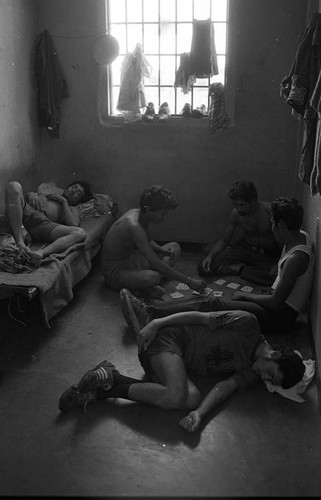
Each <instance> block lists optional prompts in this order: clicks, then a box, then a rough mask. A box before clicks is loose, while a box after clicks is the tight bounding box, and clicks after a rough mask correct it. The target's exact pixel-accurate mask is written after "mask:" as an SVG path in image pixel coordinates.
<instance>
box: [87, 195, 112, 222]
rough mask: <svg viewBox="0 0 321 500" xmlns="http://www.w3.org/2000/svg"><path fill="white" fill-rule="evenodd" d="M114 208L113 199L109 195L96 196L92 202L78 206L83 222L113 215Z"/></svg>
mask: <svg viewBox="0 0 321 500" xmlns="http://www.w3.org/2000/svg"><path fill="white" fill-rule="evenodd" d="M113 208H114V202H113V199H112V198H111V197H110V196H109V195H108V194H95V195H94V197H93V198H92V199H91V200H88V201H86V203H82V204H81V205H79V206H78V209H79V215H80V219H81V220H82V219H88V218H89V217H100V216H101V215H107V214H111V213H112V211H113Z"/></svg>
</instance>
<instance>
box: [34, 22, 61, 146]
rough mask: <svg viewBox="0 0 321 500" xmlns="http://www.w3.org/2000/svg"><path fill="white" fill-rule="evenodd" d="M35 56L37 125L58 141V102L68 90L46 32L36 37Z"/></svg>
mask: <svg viewBox="0 0 321 500" xmlns="http://www.w3.org/2000/svg"><path fill="white" fill-rule="evenodd" d="M35 55H36V62H35V75H36V82H37V90H38V115H39V123H40V125H42V126H44V127H46V129H47V130H48V133H49V135H50V136H51V137H53V138H55V139H58V138H59V125H60V102H61V100H62V99H63V98H64V97H68V90H67V84H66V82H65V79H64V77H63V74H62V70H61V67H60V63H59V59H58V55H57V52H56V50H55V47H54V44H53V41H52V38H51V36H50V34H49V32H48V31H47V30H45V31H43V32H42V33H41V34H40V35H39V37H38V40H37V42H36V48H35Z"/></svg>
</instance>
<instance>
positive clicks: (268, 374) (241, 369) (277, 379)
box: [59, 300, 305, 432]
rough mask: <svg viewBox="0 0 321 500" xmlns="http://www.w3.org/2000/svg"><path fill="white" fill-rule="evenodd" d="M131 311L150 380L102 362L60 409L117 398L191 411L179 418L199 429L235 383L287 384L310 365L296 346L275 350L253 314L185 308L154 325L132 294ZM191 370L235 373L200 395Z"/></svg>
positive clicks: (188, 427) (240, 385) (189, 428)
mask: <svg viewBox="0 0 321 500" xmlns="http://www.w3.org/2000/svg"><path fill="white" fill-rule="evenodd" d="M125 314H126V315H129V316H130V322H131V323H133V324H134V326H135V328H136V330H137V339H138V347H139V360H140V363H141V365H142V367H143V368H144V370H145V372H146V375H147V376H148V380H151V381H150V382H146V381H141V380H136V379H133V378H130V377H126V376H124V375H122V374H120V373H119V372H118V371H117V370H116V369H115V367H114V366H113V365H112V364H111V363H109V362H107V361H103V362H101V363H100V364H99V365H98V366H96V368H93V369H92V370H89V371H88V372H87V373H85V375H84V376H83V377H82V378H81V380H80V382H79V383H78V384H77V385H73V386H71V387H70V388H69V389H67V390H66V391H65V392H64V393H63V395H62V396H61V398H60V401H59V409H60V410H61V411H67V410H71V409H72V408H75V407H77V406H82V405H85V406H86V405H87V403H89V402H90V401H97V400H103V399H108V398H117V397H118V398H123V399H128V400H132V401H137V402H141V403H146V404H152V405H156V406H159V407H160V408H162V409H165V410H171V409H175V410H177V409H182V410H187V411H189V414H188V415H187V416H186V417H184V418H182V419H181V420H180V422H179V423H180V425H181V426H182V427H183V428H185V429H186V430H187V431H189V432H193V431H196V430H197V429H198V428H199V426H200V423H201V421H202V419H203V417H204V416H205V415H206V414H207V413H208V412H210V411H211V410H213V409H214V408H216V407H217V406H218V405H219V404H220V403H222V402H223V401H225V400H226V399H227V398H228V397H229V396H231V395H232V394H233V393H234V392H235V391H236V390H237V389H242V388H244V387H247V386H249V385H252V384H254V383H257V382H262V381H270V382H272V383H273V385H278V386H282V387H283V388H285V389H286V388H290V387H293V386H294V385H296V384H297V383H298V382H299V381H300V380H301V379H302V377H303V374H304V371H305V366H304V364H303V361H302V359H301V358H300V356H299V355H298V354H296V353H295V352H294V351H293V350H292V349H282V350H278V351H276V350H274V349H273V348H272V347H271V346H270V345H269V344H268V342H267V341H266V340H265V338H264V337H263V335H262V334H261V332H260V329H259V325H258V322H257V320H256V318H255V316H254V315H253V314H250V313H247V312H242V311H228V312H212V313H202V312H186V313H178V314H174V315H171V316H167V317H164V318H157V319H154V320H152V321H150V322H149V323H148V321H149V320H150V318H149V316H148V315H147V313H146V314H145V317H144V318H143V317H142V315H141V318H140V319H141V322H142V323H139V322H138V320H137V318H136V316H135V313H134V310H133V308H132V304H131V301H130V300H128V301H127V307H126V311H125ZM144 324H145V325H146V326H143V325H144ZM141 328H142V329H141ZM189 373H192V374H194V375H204V376H206V375H207V376H212V375H221V376H226V375H230V376H229V378H227V380H223V381H220V382H218V383H217V384H216V385H215V386H214V387H213V389H212V390H211V391H210V392H209V393H208V394H207V396H206V397H205V399H204V400H203V401H201V395H200V392H199V390H198V389H197V387H196V386H195V385H194V383H193V382H192V381H191V380H190V379H189V375H188V374H189Z"/></svg>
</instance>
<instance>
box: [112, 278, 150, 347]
mask: <svg viewBox="0 0 321 500" xmlns="http://www.w3.org/2000/svg"><path fill="white" fill-rule="evenodd" d="M120 303H121V310H122V313H123V316H124V318H125V320H126V323H127V325H128V326H129V332H130V334H131V335H132V336H133V337H134V338H135V339H137V335H138V334H139V332H140V331H141V329H142V328H144V326H145V325H147V324H148V323H149V322H150V321H151V319H152V318H151V315H150V314H149V312H148V307H147V305H146V304H145V302H144V301H143V300H142V299H139V298H138V297H136V296H135V295H134V294H133V293H131V292H130V291H129V290H127V288H123V289H122V290H121V291H120Z"/></svg>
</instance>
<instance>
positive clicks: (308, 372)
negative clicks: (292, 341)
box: [265, 351, 315, 403]
mask: <svg viewBox="0 0 321 500" xmlns="http://www.w3.org/2000/svg"><path fill="white" fill-rule="evenodd" d="M295 352H296V353H297V354H299V356H301V358H302V355H301V353H300V352H299V351H295ZM303 363H304V365H305V372H304V375H303V377H302V380H300V382H298V383H297V384H296V385H294V386H293V387H291V388H290V389H283V387H280V386H279V385H273V384H272V383H271V382H265V385H266V387H267V389H268V391H270V392H278V393H279V394H280V395H281V396H283V397H285V398H288V399H291V400H292V401H296V402H297V403H304V401H305V400H304V399H303V398H301V396H300V394H303V392H304V391H305V389H306V388H307V387H308V385H309V383H310V382H311V380H312V379H313V376H314V373H315V361H313V360H312V359H308V360H306V361H303Z"/></svg>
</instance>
